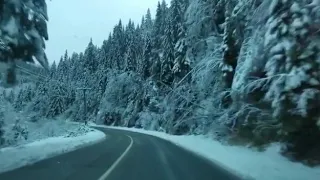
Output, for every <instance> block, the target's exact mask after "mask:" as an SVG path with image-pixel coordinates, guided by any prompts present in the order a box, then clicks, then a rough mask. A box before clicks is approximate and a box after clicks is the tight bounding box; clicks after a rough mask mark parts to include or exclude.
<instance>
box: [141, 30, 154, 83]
mask: <svg viewBox="0 0 320 180" xmlns="http://www.w3.org/2000/svg"><path fill="white" fill-rule="evenodd" d="M144 39H145V40H144V48H143V58H142V62H141V63H140V67H141V70H140V73H141V74H142V77H143V78H144V79H147V78H148V77H150V76H151V72H150V70H151V65H152V57H151V54H152V42H151V37H150V36H149V35H148V34H146V36H145V38H144Z"/></svg>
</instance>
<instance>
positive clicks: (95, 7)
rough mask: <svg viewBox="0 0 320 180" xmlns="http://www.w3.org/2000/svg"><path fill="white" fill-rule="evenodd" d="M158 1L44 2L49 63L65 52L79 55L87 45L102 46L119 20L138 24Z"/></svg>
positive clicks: (56, 0)
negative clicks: (90, 42)
mask: <svg viewBox="0 0 320 180" xmlns="http://www.w3.org/2000/svg"><path fill="white" fill-rule="evenodd" d="M157 2H158V0H52V1H47V6H48V14H49V22H48V32H49V41H47V42H46V45H47V48H46V53H47V56H48V59H49V63H52V62H53V61H56V62H58V61H59V59H60V57H61V55H63V53H64V52H65V50H66V49H68V51H69V52H70V53H72V52H82V51H83V50H84V49H85V47H86V46H87V44H88V43H89V40H90V37H92V39H93V43H94V44H97V45H101V44H102V41H103V40H104V39H106V38H107V37H108V35H109V32H110V31H111V30H112V29H113V26H114V25H115V24H117V23H118V21H119V19H120V18H121V19H122V20H123V22H124V23H127V22H128V20H129V19H130V18H131V19H132V20H134V21H135V22H136V23H140V21H141V17H142V15H144V14H146V12H147V9H148V8H150V10H151V13H152V16H154V14H155V9H156V6H157Z"/></svg>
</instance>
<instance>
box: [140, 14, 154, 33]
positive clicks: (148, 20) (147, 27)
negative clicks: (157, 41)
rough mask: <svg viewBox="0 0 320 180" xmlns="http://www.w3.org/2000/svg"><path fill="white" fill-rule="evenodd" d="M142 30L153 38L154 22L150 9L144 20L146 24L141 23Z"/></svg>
mask: <svg viewBox="0 0 320 180" xmlns="http://www.w3.org/2000/svg"><path fill="white" fill-rule="evenodd" d="M141 28H142V29H143V31H144V32H145V33H146V34H148V35H149V36H151V33H152V29H153V21H152V17H151V12H150V9H148V10H147V14H146V15H145V18H144V23H141Z"/></svg>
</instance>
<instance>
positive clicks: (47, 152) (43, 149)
mask: <svg viewBox="0 0 320 180" xmlns="http://www.w3.org/2000/svg"><path fill="white" fill-rule="evenodd" d="M104 139H105V134H104V133H103V132H101V131H98V130H94V129H92V130H91V131H90V132H87V133H85V134H83V135H80V136H75V137H67V136H58V137H51V138H46V139H42V140H38V141H35V142H32V143H29V144H25V145H22V146H17V147H6V148H2V149H0V173H1V172H5V171H9V170H12V169H16V168H19V167H22V166H25V165H28V164H33V163H35V162H37V161H40V160H43V159H47V158H50V157H52V156H55V155H59V154H63V153H66V152H70V151H73V150H76V149H78V148H80V147H84V146H88V145H91V144H94V143H97V142H99V141H102V140H104Z"/></svg>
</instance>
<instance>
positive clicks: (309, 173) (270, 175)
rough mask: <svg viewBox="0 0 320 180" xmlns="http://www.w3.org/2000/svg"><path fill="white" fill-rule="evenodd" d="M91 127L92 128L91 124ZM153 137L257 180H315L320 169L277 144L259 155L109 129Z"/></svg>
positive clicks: (201, 139) (201, 140)
mask: <svg viewBox="0 0 320 180" xmlns="http://www.w3.org/2000/svg"><path fill="white" fill-rule="evenodd" d="M92 126H95V125H94V124H92ZM96 126H99V127H107V128H114V129H121V130H126V131H133V132H138V133H144V134H148V135H152V136H156V137H159V138H162V139H165V140H168V141H171V142H172V143H174V144H176V145H178V146H180V147H182V148H185V149H187V150H189V151H192V152H194V153H196V154H198V155H200V156H202V157H205V158H207V159H209V160H211V161H213V162H214V163H216V164H219V165H221V166H223V167H225V168H226V169H228V170H230V171H232V172H234V173H236V174H239V175H240V176H243V177H245V178H249V179H256V180H301V179H308V180H318V179H319V177H320V167H316V168H311V167H307V166H305V165H303V164H301V163H294V162H291V161H289V160H288V159H286V158H285V157H283V156H281V154H280V153H279V150H280V145H277V144H274V145H272V146H270V147H269V148H268V149H266V151H264V152H259V151H256V150H254V149H250V148H247V147H242V146H230V145H224V144H222V143H220V142H218V141H215V140H213V139H211V138H208V137H205V136H199V135H197V136H191V135H190V136H174V135H169V134H166V133H163V132H155V131H147V130H143V129H135V128H123V127H109V126H100V125H96Z"/></svg>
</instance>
